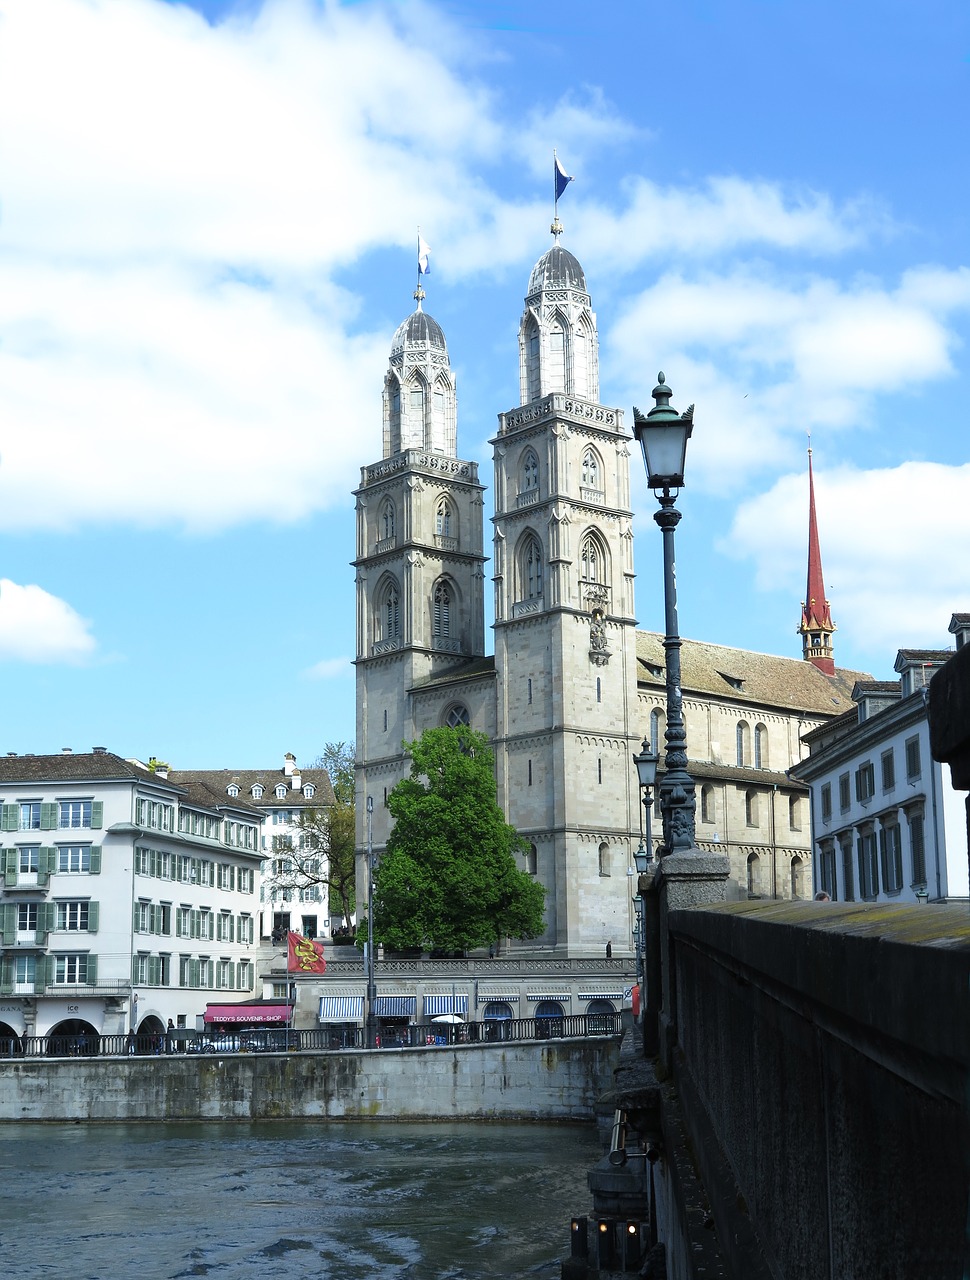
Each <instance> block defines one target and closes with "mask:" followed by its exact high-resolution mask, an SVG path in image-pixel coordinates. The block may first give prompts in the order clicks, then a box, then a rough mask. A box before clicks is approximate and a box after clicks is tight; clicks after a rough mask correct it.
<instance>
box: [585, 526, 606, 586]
mask: <svg viewBox="0 0 970 1280" xmlns="http://www.w3.org/2000/svg"><path fill="white" fill-rule="evenodd" d="M603 568H604V566H603V549H602V547H601V546H600V544H599V542H598V541H597V539H596V538H595V537H594V535H593V534H591V533H588V534H587V535H586V537H585V538H584V539H583V543H582V546H581V547H580V551H579V576H580V578H581V579H582V581H583V582H602V581H603Z"/></svg>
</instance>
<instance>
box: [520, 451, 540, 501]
mask: <svg viewBox="0 0 970 1280" xmlns="http://www.w3.org/2000/svg"><path fill="white" fill-rule="evenodd" d="M538 488H539V459H538V458H537V457H536V454H535V450H534V449H526V451H525V453H524V454H523V455H522V492H523V493H532V492H533V491H534V490H536V489H538Z"/></svg>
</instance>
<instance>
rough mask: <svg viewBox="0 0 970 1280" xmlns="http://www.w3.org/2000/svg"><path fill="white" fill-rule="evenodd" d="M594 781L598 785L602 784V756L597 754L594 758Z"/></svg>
mask: <svg viewBox="0 0 970 1280" xmlns="http://www.w3.org/2000/svg"><path fill="white" fill-rule="evenodd" d="M596 781H597V782H598V783H599V785H600V786H602V785H603V757H602V756H598V757H597V760H596Z"/></svg>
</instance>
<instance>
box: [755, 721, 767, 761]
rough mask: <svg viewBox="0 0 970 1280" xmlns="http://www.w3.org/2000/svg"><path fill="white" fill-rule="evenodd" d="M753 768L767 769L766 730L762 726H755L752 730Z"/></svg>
mask: <svg viewBox="0 0 970 1280" xmlns="http://www.w3.org/2000/svg"><path fill="white" fill-rule="evenodd" d="M754 767H755V768H756V769H767V768H768V730H767V729H766V728H765V726H764V725H763V724H758V725H755V729H754Z"/></svg>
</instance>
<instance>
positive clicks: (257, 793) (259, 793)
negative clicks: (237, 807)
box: [252, 782, 263, 800]
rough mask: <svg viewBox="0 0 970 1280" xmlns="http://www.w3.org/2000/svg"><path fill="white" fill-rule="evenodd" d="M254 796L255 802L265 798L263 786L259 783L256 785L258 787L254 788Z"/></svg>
mask: <svg viewBox="0 0 970 1280" xmlns="http://www.w3.org/2000/svg"><path fill="white" fill-rule="evenodd" d="M252 794H253V799H254V800H262V798H263V784H262V783H261V782H257V783H256V785H255V786H254V787H253V793H252Z"/></svg>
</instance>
